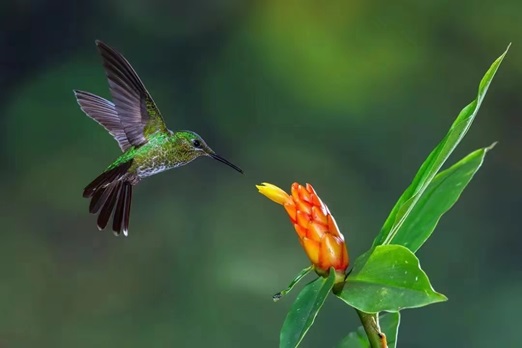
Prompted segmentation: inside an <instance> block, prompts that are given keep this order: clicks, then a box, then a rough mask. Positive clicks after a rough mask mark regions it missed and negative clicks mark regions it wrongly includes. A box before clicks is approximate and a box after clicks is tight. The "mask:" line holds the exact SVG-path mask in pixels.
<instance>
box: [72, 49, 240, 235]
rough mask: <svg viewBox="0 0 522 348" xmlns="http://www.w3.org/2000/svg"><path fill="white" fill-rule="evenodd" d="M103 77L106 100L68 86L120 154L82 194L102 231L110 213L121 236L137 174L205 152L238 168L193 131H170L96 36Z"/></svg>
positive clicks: (131, 73)
mask: <svg viewBox="0 0 522 348" xmlns="http://www.w3.org/2000/svg"><path fill="white" fill-rule="evenodd" d="M96 46H97V48H98V51H99V53H100V55H101V57H102V60H103V67H104V70H105V74H106V76H107V79H108V81H109V90H110V94H111V96H112V102H111V101H108V100H106V99H104V98H102V97H99V96H97V95H94V94H92V93H89V92H84V91H80V90H74V95H75V97H76V101H77V102H78V104H79V105H80V108H81V110H82V111H83V112H84V113H85V114H86V115H87V116H89V117H90V118H92V119H93V120H94V121H96V122H97V123H98V124H100V125H101V126H103V127H104V128H105V130H107V131H108V132H109V134H111V135H112V136H113V138H114V139H115V140H116V141H117V142H118V145H119V146H120V149H121V151H122V152H123V154H122V155H121V156H119V157H118V158H117V159H116V160H115V161H114V162H113V163H112V164H111V165H109V166H108V167H107V168H106V169H105V171H104V172H103V173H101V174H100V175H99V176H98V177H97V178H96V179H94V180H93V181H92V182H91V183H90V184H89V185H87V186H86V187H85V189H84V191H83V197H85V198H90V199H91V202H90V204H89V212H90V213H92V214H98V219H97V225H98V229H99V230H103V229H104V228H105V227H106V226H107V223H108V222H109V219H110V217H111V215H112V216H113V219H112V222H113V223H112V230H113V231H114V234H115V235H120V234H121V233H123V235H125V236H127V235H128V233H129V218H130V209H131V200H132V187H133V186H134V185H136V184H138V183H139V182H140V181H141V180H142V179H143V178H146V177H149V176H152V175H154V174H158V173H161V172H163V171H166V170H168V169H172V168H176V167H180V166H183V165H185V164H188V163H190V162H192V161H193V160H195V159H196V158H198V157H201V156H208V157H212V158H213V159H216V160H218V161H220V162H222V163H225V164H226V165H228V166H230V167H232V168H234V169H235V170H237V171H238V172H240V173H243V171H242V170H241V169H240V168H239V167H237V166H236V165H234V164H232V163H231V162H229V161H227V160H226V159H225V158H223V157H221V156H219V155H218V154H216V153H215V152H214V151H213V150H212V149H211V148H210V147H209V146H208V145H207V143H206V142H205V140H203V138H201V137H200V136H199V135H198V134H196V133H195V132H192V131H188V130H181V131H175V132H174V131H171V130H170V129H168V128H167V126H166V124H165V121H164V120H163V117H162V116H161V112H160V110H159V109H158V107H157V106H156V103H154V100H152V97H151V95H150V93H149V92H148V91H147V89H146V88H145V85H144V84H143V82H141V80H140V78H139V77H138V74H137V73H136V71H135V70H134V69H133V68H132V66H131V65H130V63H129V62H128V61H127V59H125V57H123V55H122V54H120V53H119V52H118V51H116V50H115V49H113V48H111V47H109V46H108V45H106V44H105V43H103V42H101V41H99V40H97V41H96Z"/></svg>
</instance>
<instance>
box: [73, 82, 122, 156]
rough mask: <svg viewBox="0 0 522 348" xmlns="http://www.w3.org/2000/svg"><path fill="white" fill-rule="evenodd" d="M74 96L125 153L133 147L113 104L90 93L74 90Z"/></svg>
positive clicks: (86, 112)
mask: <svg viewBox="0 0 522 348" xmlns="http://www.w3.org/2000/svg"><path fill="white" fill-rule="evenodd" d="M74 95H75V96H76V101H77V102H78V104H79V105H80V108H81V109H82V111H83V112H84V113H85V114H86V115H87V116H89V117H90V118H92V119H93V120H94V121H96V122H98V123H99V124H100V125H102V126H103V128H105V129H106V130H107V131H108V132H109V133H110V134H111V135H112V136H113V137H114V139H115V140H116V141H117V142H118V145H120V149H121V150H122V151H123V152H125V151H126V150H127V149H128V148H129V147H131V144H130V143H129V140H128V139H127V135H126V133H125V130H124V129H123V126H122V124H121V122H120V118H119V117H118V113H117V112H116V108H115V107H114V104H113V103H111V102H110V101H108V100H106V99H103V98H102V97H98V96H97V95H94V94H92V93H89V92H84V91H78V90H74Z"/></svg>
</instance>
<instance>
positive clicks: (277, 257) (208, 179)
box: [0, 0, 522, 348]
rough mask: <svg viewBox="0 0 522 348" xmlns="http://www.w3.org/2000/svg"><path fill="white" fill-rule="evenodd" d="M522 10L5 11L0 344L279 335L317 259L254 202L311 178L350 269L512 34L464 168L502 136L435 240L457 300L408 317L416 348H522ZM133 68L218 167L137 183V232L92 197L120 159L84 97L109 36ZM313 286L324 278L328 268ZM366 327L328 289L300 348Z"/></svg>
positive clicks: (155, 4)
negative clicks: (94, 205)
mask: <svg viewBox="0 0 522 348" xmlns="http://www.w3.org/2000/svg"><path fill="white" fill-rule="evenodd" d="M521 13H522V3H521V2H520V1H519V0H504V1H501V2H492V1H481V2H476V1H472V0H462V1H458V2H456V1H425V2H418V1H406V2H402V3H400V4H399V3H394V4H392V3H389V2H386V1H377V2H365V1H329V2H327V3H325V2H319V1H299V2H294V1H291V2H284V1H280V0H268V1H261V0H260V1H239V0H228V1H208V0H200V1H160V0H148V1H145V0H110V1H102V0H95V1H85V2H77V3H76V2H69V1H65V0H62V1H42V0H40V1H39V0H33V1H31V0H25V1H22V0H19V1H10V2H6V1H4V2H2V3H1V4H0V23H1V24H0V52H1V53H2V54H1V57H0V91H1V93H0V101H1V103H0V115H1V116H0V122H1V123H0V134H1V136H0V146H1V147H0V160H1V163H2V168H3V170H2V171H1V172H0V194H1V195H0V211H1V213H0V216H1V226H2V236H1V243H0V274H1V276H0V279H1V281H0V313H1V314H0V346H1V347H253V348H256V347H276V346H277V345H278V338H279V329H280V327H281V325H282V323H283V320H284V317H285V315H286V311H287V310H288V308H289V306H290V305H291V303H292V301H293V299H294V298H295V295H296V293H292V294H291V295H289V297H288V298H285V299H284V300H282V301H280V302H279V303H277V304H274V303H272V300H271V295H272V294H273V293H275V292H277V291H279V290H281V289H282V288H284V287H286V285H287V284H288V282H289V281H290V280H291V279H292V278H293V277H294V275H295V274H296V273H297V272H298V271H299V270H300V269H301V268H303V267H305V266H307V265H308V261H307V259H306V257H305V255H304V252H302V250H301V247H300V246H299V243H298V242H297V238H296V236H295V234H294V231H293V229H292V227H291V225H290V224H289V222H288V218H287V216H286V215H285V213H284V211H283V210H282V209H281V208H280V207H278V206H276V205H275V204H272V203H270V202H269V201H268V200H267V199H266V198H264V197H262V196H261V195H259V194H258V193H257V192H256V189H255V187H254V185H255V184H256V183H260V182H263V181H268V182H271V183H274V184H277V185H279V186H281V187H283V188H285V189H287V188H289V187H290V184H291V183H292V182H294V181H299V182H301V183H305V182H310V183H312V184H313V185H314V187H315V188H316V190H317V191H318V192H319V194H320V195H321V197H322V198H323V200H324V201H325V202H326V203H327V204H328V205H329V207H330V210H331V211H332V213H333V214H334V216H335V217H336V219H337V222H338V224H339V226H340V228H341V230H342V231H343V232H344V234H345V237H346V239H347V242H348V245H349V251H350V255H351V258H352V260H355V258H356V257H357V256H358V255H360V254H361V253H363V252H364V251H366V250H367V249H368V248H369V246H370V245H371V242H372V240H373V238H374V236H375V235H376V234H377V232H378V230H379V229H380V227H381V225H382V223H383V222H384V220H385V218H386V217H387V215H388V212H389V210H390V209H391V208H392V206H393V204H394V203H395V201H396V199H397V198H398V197H399V195H400V194H401V193H402V191H403V190H404V189H405V188H406V186H407V185H408V184H409V182H410V180H411V179H412V178H413V175H414V173H415V171H416V170H417V168H418V167H419V165H420V164H421V163H422V161H423V159H424V158H425V157H426V156H427V155H428V153H429V152H430V150H431V149H432V148H433V147H434V146H435V144H436V143H437V142H438V141H439V140H440V139H441V138H442V136H443V135H444V134H445V132H446V130H447V129H448V127H449V126H450V124H451V122H452V121H453V119H454V117H455V116H456V115H457V113H458V112H459V111H460V109H461V108H462V107H463V106H464V105H466V104H467V103H469V102H470V101H471V100H472V99H473V98H474V97H475V94H476V90H477V86H478V82H479V80H480V78H481V77H482V75H483V73H484V72H485V71H486V69H487V68H488V67H489V65H490V64H491V63H492V62H493V60H494V59H495V58H497V57H498V56H499V55H500V54H501V53H502V52H503V50H504V49H505V47H506V46H507V44H508V43H509V42H513V46H512V48H511V51H510V52H509V54H508V55H507V58H506V60H505V61H504V63H503V64H502V66H501V68H500V71H499V73H498V74H497V76H496V78H495V80H494V81H493V84H492V87H491V88H490V91H489V94H488V95H487V97H486V100H485V103H484V105H483V107H482V109H481V111H480V112H479V116H478V118H477V121H476V122H475V124H474V126H473V127H472V129H471V131H470V133H469V135H468V136H467V137H466V138H465V140H464V142H463V144H462V145H461V147H459V149H458V151H457V154H456V155H454V156H453V157H452V158H451V159H450V162H451V163H453V162H455V161H456V160H458V159H459V158H460V157H462V156H464V155H465V154H467V153H468V152H471V151H472V150H474V149H476V148H478V147H483V146H487V145H489V144H491V143H492V142H494V141H497V140H498V141H499V144H498V145H497V147H496V148H495V150H494V151H492V152H491V154H489V155H488V157H487V159H486V162H485V165H484V166H483V168H482V170H480V171H479V173H478V174H477V175H476V177H475V179H474V180H473V181H472V182H471V184H470V186H469V187H468V189H467V190H466V191H465V192H464V194H463V196H462V198H461V200H460V201H459V202H458V203H457V205H456V206H455V207H454V209H453V210H451V212H450V213H449V214H447V215H446V216H445V217H444V218H443V219H442V221H441V223H440V224H439V226H438V228H437V231H436V233H435V234H434V235H433V237H432V238H431V239H430V240H429V242H428V243H427V244H426V245H425V246H424V248H423V249H421V251H420V252H419V257H420V259H421V264H422V267H423V269H424V270H425V271H426V272H427V273H428V275H429V276H430V278H431V281H432V284H433V285H434V287H435V289H436V290H438V291H440V292H442V293H444V294H446V295H447V296H448V297H449V302H447V303H442V304H437V305H433V306H429V307H426V308H423V309H420V310H407V311H405V312H403V316H402V325H401V330H400V334H399V343H400V347H516V346H519V345H520V324H521V320H520V311H521V310H522V299H521V297H520V294H521V293H522V277H521V267H520V264H521V262H522V256H521V238H520V232H521V228H520V222H519V221H518V218H517V216H520V215H519V214H520V211H521V208H522V186H521V184H520V177H521V175H522V164H521V161H520V158H521V157H522V137H521V132H522V118H521V117H520V110H521V106H520V103H519V99H520V95H521V93H522V54H521V47H522V24H521V23H522V22H521V15H520V14H521ZM95 39H101V40H103V41H105V42H106V43H108V44H109V45H112V46H113V47H115V48H116V49H118V50H120V51H121V52H122V53H123V54H124V55H125V56H126V57H127V58H128V59H129V60H130V62H131V63H132V64H133V66H134V67H135V68H136V70H137V71H138V73H139V75H140V76H141V78H142V80H143V81H144V83H145V84H146V86H147V87H148V89H149V91H150V92H151V94H152V95H153V97H154V99H155V100H156V102H157V103H158V105H159V107H160V109H161V110H162V112H163V114H164V117H165V119H166V121H167V123H168V126H169V127H170V128H171V129H174V130H179V129H191V130H194V131H196V132H198V133H199V134H201V135H202V136H203V137H204V138H205V139H206V140H207V142H208V143H209V144H210V146H212V147H213V148H214V149H215V150H216V151H217V152H218V153H221V154H222V155H223V156H225V157H226V158H228V159H229V160H230V161H232V162H234V163H236V164H238V165H239V166H240V167H242V168H243V169H244V170H245V175H244V176H242V175H239V174H238V173H237V172H235V171H233V170H232V169H230V168H228V167H226V166H224V165H222V164H220V163H218V162H216V161H212V160H210V159H199V160H197V161H195V162H194V163H192V164H191V165H189V166H186V167H182V168H179V169H176V170H173V171H169V172H167V173H163V174H160V175H157V176H155V177H154V178H151V179H148V180H146V181H144V182H142V183H141V184H140V185H139V186H137V188H136V189H135V191H134V199H133V207H132V218H131V229H130V236H129V237H128V238H116V237H114V236H113V235H112V233H111V232H108V231H103V232H100V231H98V230H97V228H96V223H95V217H94V216H92V215H90V214H89V213H88V211H87V207H88V201H87V200H85V199H83V198H82V197H81V193H82V190H83V188H84V186H85V185H86V184H87V183H89V182H90V181H91V180H92V179H93V178H94V177H96V176H97V175H98V174H99V173H100V172H101V171H102V170H103V169H104V168H105V167H106V166H107V165H108V164H109V163H111V162H112V160H113V159H114V158H115V157H116V156H118V155H119V149H118V146H117V144H116V142H115V141H114V140H113V139H111V136H109V135H108V134H107V133H106V132H105V131H104V130H103V129H102V128H101V127H100V126H98V125H97V124H96V123H95V122H93V121H92V120H90V119H88V118H87V117H86V116H84V115H83V113H82V112H81V111H80V109H79V108H78V106H77V104H76V102H75V100H74V97H73V93H72V89H73V88H76V89H83V90H87V91H90V92H93V93H96V94H100V95H102V96H104V97H108V96H109V93H108V88H107V86H108V85H107V82H106V79H105V76H104V72H103V69H102V66H101V59H100V58H99V56H98V54H97V51H96V48H95V45H94V40H95ZM311 279H313V278H312V277H310V278H309V280H311ZM358 325H359V322H358V319H357V316H356V315H355V312H354V311H352V310H350V309H349V308H348V307H346V306H344V305H343V304H342V303H341V302H340V301H339V300H337V299H335V298H333V297H332V298H330V299H329V300H328V301H327V303H326V306H325V309H324V311H322V312H321V313H320V315H319V317H318V318H317V320H316V324H315V325H314V326H313V327H312V329H311V331H310V333H309V335H308V336H307V337H306V339H305V341H304V342H303V344H302V346H303V347H314V348H315V347H332V346H334V344H335V343H336V342H338V341H339V340H341V338H343V337H344V336H345V335H346V334H347V333H348V332H349V331H352V330H354V329H355V328H356V327H357V326H358Z"/></svg>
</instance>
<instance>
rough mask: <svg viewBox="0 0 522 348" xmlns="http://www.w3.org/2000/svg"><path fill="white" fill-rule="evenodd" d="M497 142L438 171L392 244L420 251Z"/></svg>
mask: <svg viewBox="0 0 522 348" xmlns="http://www.w3.org/2000/svg"><path fill="white" fill-rule="evenodd" d="M494 145H495V144H493V145H491V146H490V147H486V148H483V149H479V150H477V151H474V152H472V153H471V154H469V155H468V156H466V157H464V158H463V159H461V160H460V161H459V162H457V163H456V164H454V165H453V166H452V167H450V168H448V169H446V170H444V171H442V172H440V173H439V174H437V175H436V176H435V178H434V179H433V181H432V182H431V183H430V184H429V185H428V187H427V188H426V191H424V194H423V195H422V196H421V198H420V199H419V201H418V202H417V204H416V205H415V207H413V209H412V211H411V213H410V214H409V215H408V217H407V218H406V219H405V220H404V223H403V225H402V227H401V228H400V230H399V231H398V232H397V234H395V236H394V237H393V239H392V240H391V244H400V245H404V246H405V247H407V248H408V249H410V250H411V251H413V252H416V251H417V250H418V249H419V248H420V247H421V246H422V244H424V242H425V241H426V240H427V239H428V238H429V237H430V235H431V234H432V233H433V230H435V227H436V226H437V223H438V222H439V220H440V218H441V217H442V215H444V214H445V213H446V212H447V211H448V210H450V208H451V207H452V206H453V205H454V204H455V202H457V200H458V199H459V197H460V195H461V193H462V191H464V189H465V188H466V186H467V185H468V184H469V182H470V181H471V179H472V178H473V176H474V175H475V173H476V172H477V171H478V170H479V168H480V167H481V165H482V163H483V162H484V157H485V156H486V153H487V152H488V151H489V150H491V149H492V148H493V146H494Z"/></svg>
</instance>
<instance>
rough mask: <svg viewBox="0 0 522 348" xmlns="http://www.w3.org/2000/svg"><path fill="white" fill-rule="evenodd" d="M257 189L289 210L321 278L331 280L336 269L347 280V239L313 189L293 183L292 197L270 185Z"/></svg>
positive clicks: (308, 185)
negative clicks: (330, 275)
mask: <svg viewBox="0 0 522 348" xmlns="http://www.w3.org/2000/svg"><path fill="white" fill-rule="evenodd" d="M256 187H257V189H258V190H259V193H261V194H262V195H264V196H266V197H267V198H269V199H271V200H272V201H274V202H276V203H278V204H281V205H282V206H283V207H284V208H285V210H286V212H287V213H288V215H289V217H290V220H291V221H292V223H293V224H294V228H295V231H296V232H297V235H298V237H299V242H300V243H301V246H302V247H303V249H304V251H305V253H306V255H307V256H308V258H309V259H310V261H311V262H312V265H313V266H314V269H315V271H316V272H317V274H319V275H321V276H325V277H327V276H328V273H329V270H330V268H332V267H333V268H334V269H335V271H336V273H337V274H338V275H341V274H342V275H343V276H344V274H345V272H346V269H347V268H348V265H349V258H348V250H347V248H346V245H345V242H344V236H343V235H342V234H341V232H339V228H338V227H337V223H336V222H335V220H334V218H333V216H332V214H330V211H329V210H328V207H327V206H326V205H325V204H324V203H323V202H322V201H321V199H319V197H318V196H317V193H316V192H315V190H314V188H313V187H312V185H310V184H306V187H303V186H301V185H299V184H298V183H293V184H292V190H291V192H292V194H291V195H289V194H288V193H286V192H285V191H283V190H282V189H280V188H279V187H277V186H275V185H272V184H268V183H262V184H261V185H256Z"/></svg>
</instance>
